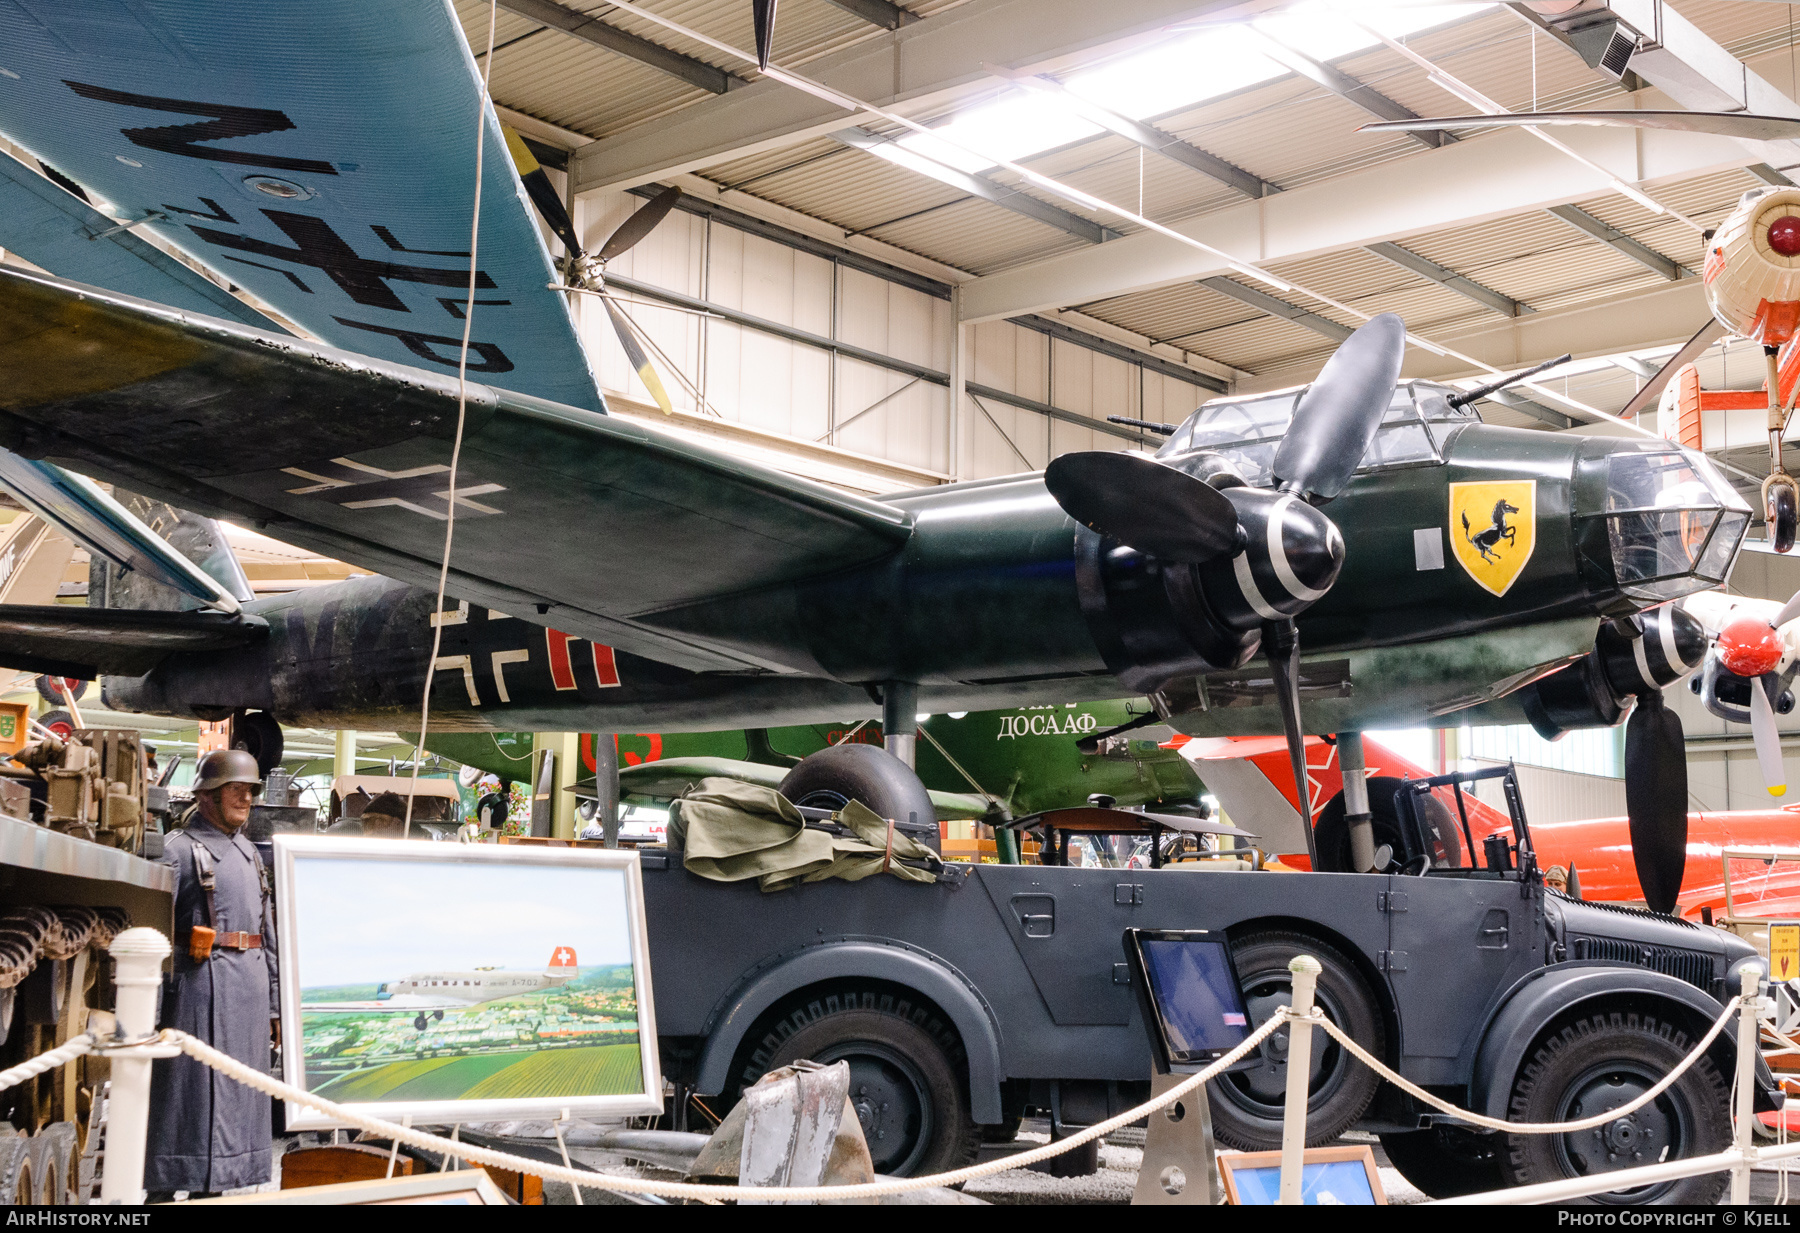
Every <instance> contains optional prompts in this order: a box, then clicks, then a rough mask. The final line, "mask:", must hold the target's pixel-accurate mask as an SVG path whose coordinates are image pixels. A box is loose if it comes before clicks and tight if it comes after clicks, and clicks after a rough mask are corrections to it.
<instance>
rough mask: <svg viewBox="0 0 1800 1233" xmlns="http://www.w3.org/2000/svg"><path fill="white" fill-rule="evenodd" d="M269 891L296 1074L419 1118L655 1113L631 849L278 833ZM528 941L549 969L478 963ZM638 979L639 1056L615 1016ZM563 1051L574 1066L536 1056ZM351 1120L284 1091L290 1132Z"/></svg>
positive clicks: (286, 1067)
mask: <svg viewBox="0 0 1800 1233" xmlns="http://www.w3.org/2000/svg"><path fill="white" fill-rule="evenodd" d="M275 885H276V927H277V929H278V930H279V934H278V941H279V952H278V953H279V956H280V966H279V992H280V998H281V1033H282V1042H283V1046H284V1047H283V1049H282V1054H281V1065H282V1077H283V1078H284V1079H285V1080H286V1081H287V1082H288V1083H291V1084H293V1085H294V1086H295V1087H299V1088H303V1089H306V1090H308V1091H318V1092H319V1094H320V1095H321V1096H324V1097H326V1098H329V1099H331V1100H333V1101H335V1102H336V1103H339V1104H343V1105H347V1106H351V1107H354V1108H355V1109H356V1110H357V1112H359V1113H361V1114H364V1115H367V1116H373V1117H379V1118H383V1119H386V1120H389V1121H394V1122H399V1121H402V1120H403V1119H405V1118H408V1117H410V1118H411V1119H412V1121H413V1122H415V1123H418V1124H421V1125H424V1124H451V1123H459V1122H474V1121H494V1120H504V1119H512V1118H520V1119H535V1118H552V1119H554V1118H557V1117H560V1116H561V1115H562V1114H563V1112H564V1111H567V1112H568V1113H569V1114H570V1115H572V1116H619V1117H626V1116H638V1115H643V1114H656V1113H660V1112H662V1109H663V1095H662V1092H663V1088H662V1075H661V1069H660V1065H659V1060H658V1056H657V1040H656V1012H655V1002H654V998H653V995H652V988H651V981H650V949H649V945H648V942H647V939H646V936H645V919H644V890H643V876H642V872H641V869H640V866H639V864H638V858H637V854H636V853H635V852H630V851H617V850H605V849H591V848H550V847H542V846H538V845H504V846H502V845H489V844H449V843H424V842H419V841H405V840H382V839H364V838H359V837H351V836H345V837H331V836H309V835H277V836H276V837H275ZM621 933H622V934H623V936H622V937H621V936H620V935H621ZM532 948H536V949H538V950H543V951H544V953H545V954H546V955H547V956H548V958H547V960H545V961H541V962H539V963H538V964H537V967H538V969H540V970H535V971H534V970H532V969H531V967H530V966H529V964H527V963H524V962H507V963H502V964H495V963H492V962H484V960H491V959H492V958H493V956H494V955H497V954H499V955H506V956H510V957H512V958H514V959H518V958H519V957H520V956H527V955H529V954H530V953H532ZM584 950H585V952H586V956H587V959H588V960H589V961H590V962H586V963H583V962H580V960H581V958H582V955H583V952H584ZM471 952H473V953H471ZM565 952H570V953H567V954H565ZM596 959H597V960H599V962H592V960H596ZM625 962H629V964H630V969H631V970H630V974H629V978H628V980H627V979H625V978H623V977H621V975H620V972H619V969H620V968H622V967H623V966H624V964H625ZM562 964H566V965H567V966H568V969H569V970H568V971H567V972H564V973H560V974H559V973H558V971H557V969H558V965H562ZM590 969H591V970H592V971H593V972H594V973H596V974H594V975H589V974H588V972H589V970H590ZM351 977H354V979H351ZM595 982H600V983H599V984H596V983H595ZM622 982H623V983H622ZM477 985H480V986H481V987H480V988H476V987H475V986H477ZM627 987H628V988H629V990H630V993H631V1000H632V1011H633V1013H634V1016H635V1017H634V1019H633V1021H632V1023H633V1025H634V1026H633V1027H632V1028H630V1029H629V1030H631V1031H635V1033H636V1038H635V1047H636V1052H637V1057H636V1062H635V1065H633V1063H632V1062H630V1061H628V1060H625V1059H626V1058H627V1056H628V1055H627V1054H625V1053H624V1052H623V1050H624V1048H625V1047H626V1044H627V1042H624V1041H621V1040H619V1039H618V1038H619V1037H621V1036H623V1035H625V1034H626V1032H627V1030H628V1029H627V1028H626V1026H625V1025H624V1024H622V1023H621V1024H619V1025H618V1026H617V1027H615V1026H613V1024H614V1022H615V1020H614V1019H612V1018H609V1017H607V1016H609V1015H613V1014H617V1013H621V1012H619V1011H617V1010H616V1009H615V1008H616V1006H617V1005H619V1004H622V1003H623V997H622V993H623V990H624V989H626V988H627ZM565 988H567V989H568V990H569V992H570V993H572V994H577V995H578V996H575V997H562V996H560V994H559V991H560V990H563V989H565ZM334 989H342V990H344V991H346V994H347V996H342V997H340V998H337V999H334V998H333V997H332V993H331V992H330V990H334ZM496 989H503V990H507V992H495V991H494V990H496ZM308 990H311V991H312V992H313V995H314V996H313V997H312V998H311V999H310V1000H308V998H307V992H308ZM515 990H516V992H515ZM358 995H364V996H358ZM596 1003H599V1005H596ZM409 1015H410V1016H411V1017H410V1018H409V1017H408V1016H409ZM534 1015H535V1016H537V1018H536V1019H535V1021H533V1020H532V1016H534ZM546 1016H554V1018H552V1019H547V1018H546ZM420 1019H424V1020H425V1021H426V1026H425V1027H424V1028H419V1027H417V1026H416V1025H417V1023H418V1021H419V1020H420ZM546 1021H549V1022H552V1023H554V1024H556V1025H557V1026H556V1027H555V1028H554V1029H553V1030H547V1029H546V1027H545V1023H546ZM353 1033H354V1035H352V1034H353ZM409 1033H417V1035H416V1036H413V1037H409V1035H408V1034H409ZM509 1033H510V1034H511V1037H512V1039H511V1040H510V1041H508V1040H507V1039H506V1037H507V1035H508V1034H509ZM584 1036H585V1037H589V1038H591V1039H593V1040H594V1041H596V1042H598V1043H594V1044H586V1043H583V1037H584ZM346 1037H349V1038H351V1040H352V1043H351V1045H350V1046H349V1047H347V1048H345V1047H344V1046H343V1041H344V1040H345V1038H346ZM321 1042H327V1043H324V1044H321ZM309 1045H318V1046H319V1047H318V1048H316V1049H314V1050H313V1051H314V1053H315V1058H314V1060H313V1063H312V1065H311V1066H309V1064H308V1057H307V1054H308V1050H309ZM565 1054H566V1055H567V1056H568V1059H569V1063H570V1064H569V1066H568V1067H566V1068H559V1067H557V1066H555V1065H553V1064H551V1063H544V1062H542V1061H541V1059H543V1058H546V1057H549V1058H554V1059H555V1060H556V1061H561V1060H562V1057H563V1055H565ZM327 1058H329V1060H327ZM345 1059H349V1060H345ZM508 1059H510V1060H508ZM519 1063H529V1065H526V1066H524V1067H523V1068H522V1069H519V1070H517V1071H515V1073H514V1074H512V1075H510V1076H501V1074H500V1072H501V1071H503V1070H507V1069H509V1068H512V1067H514V1066H515V1065H516V1064H519ZM627 1067H629V1068H630V1069H626V1068H627ZM428 1075H429V1076H432V1077H431V1078H430V1079H427V1078H426V1076H428ZM465 1076H466V1077H467V1086H459V1085H461V1084H463V1083H464V1082H465V1078H464V1077H465ZM632 1076H635V1078H636V1082H630V1081H629V1080H630V1078H631V1077H632ZM390 1080H391V1081H392V1085H391V1086H388V1087H385V1088H384V1087H383V1084H384V1083H385V1082H388V1081H390ZM623 1087H629V1088H630V1089H631V1090H629V1091H625V1090H618V1089H620V1088H623ZM584 1088H588V1089H599V1088H604V1089H608V1090H582V1089H584ZM465 1093H468V1094H465ZM343 1124H344V1123H342V1122H338V1121H335V1120H333V1119H331V1118H328V1117H326V1116H325V1115H324V1114H322V1113H320V1112H317V1111H315V1110H313V1109H312V1108H310V1107H309V1106H306V1105H302V1104H300V1103H298V1102H295V1101H289V1102H287V1125H288V1128H289V1129H290V1130H317V1129H328V1128H332V1127H335V1126H340V1125H343Z"/></svg>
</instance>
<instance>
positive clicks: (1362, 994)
mask: <svg viewBox="0 0 1800 1233" xmlns="http://www.w3.org/2000/svg"><path fill="white" fill-rule="evenodd" d="M1231 954H1232V958H1233V959H1234V960H1236V962H1237V969H1238V975H1239V976H1240V977H1241V978H1242V980H1243V988H1244V1002H1245V1004H1246V1007H1245V1008H1246V1009H1247V1010H1248V1011H1249V1012H1250V1026H1251V1027H1252V1028H1255V1027H1259V1026H1261V1025H1262V1024H1263V1022H1264V1021H1265V1020H1267V1019H1268V1017H1269V1016H1270V1015H1272V1014H1274V1013H1275V1009H1276V1007H1278V1006H1286V1005H1288V1004H1290V1003H1291V1002H1292V1000H1293V993H1294V986H1293V977H1292V976H1291V975H1290V974H1289V972H1288V966H1287V965H1288V961H1289V960H1291V959H1293V958H1294V956H1296V955H1311V956H1313V957H1314V958H1315V959H1317V960H1318V961H1319V966H1320V967H1321V969H1323V970H1322V971H1320V973H1319V984H1318V992H1317V994H1316V996H1315V1002H1316V1004H1317V1005H1319V1006H1321V1007H1323V1008H1324V1010H1325V1013H1326V1014H1327V1015H1328V1016H1330V1018H1331V1021H1332V1022H1333V1023H1336V1024H1338V1025H1339V1026H1340V1027H1342V1028H1344V1029H1345V1030H1346V1031H1348V1032H1349V1033H1350V1034H1351V1036H1353V1037H1354V1038H1355V1039H1356V1041H1357V1043H1358V1044H1360V1045H1361V1046H1362V1047H1363V1048H1365V1049H1367V1050H1369V1051H1370V1052H1371V1053H1373V1054H1375V1056H1377V1057H1381V1056H1382V1055H1383V1054H1384V1053H1385V1052H1386V1050H1387V1041H1386V1032H1385V1030H1384V1028H1383V1025H1382V1019H1381V1012H1380V1010H1379V1009H1378V1008H1377V1005H1376V1002H1375V995H1374V994H1373V993H1372V992H1370V990H1369V987H1368V985H1367V984H1365V983H1364V981H1363V978H1362V977H1361V975H1359V974H1358V972H1357V970H1356V968H1355V966H1354V965H1352V964H1351V962H1350V960H1348V959H1346V958H1345V957H1344V956H1343V955H1342V954H1341V953H1340V952H1339V951H1338V950H1337V949H1336V948H1334V947H1331V946H1327V945H1326V944H1325V943H1323V942H1321V941H1319V940H1318V939H1317V938H1312V937H1308V936H1306V935H1305V934H1300V933H1288V932H1285V931H1279V932H1277V931H1271V932H1268V933H1253V934H1250V935H1248V936H1246V937H1243V938H1240V939H1234V940H1233V941H1232V944H1231ZM1287 1044H1288V1033H1287V1031H1286V1030H1285V1029H1283V1030H1282V1031H1280V1032H1277V1033H1276V1034H1275V1035H1273V1036H1271V1037H1270V1038H1269V1039H1268V1040H1266V1041H1264V1042H1263V1045H1262V1049H1261V1053H1260V1062H1261V1064H1260V1065H1258V1066H1257V1067H1256V1068H1255V1069H1253V1070H1247V1071H1239V1072H1238V1073H1236V1074H1228V1075H1221V1076H1220V1077H1219V1078H1217V1079H1214V1080H1213V1081H1212V1082H1211V1083H1210V1084H1208V1085H1207V1091H1208V1092H1209V1093H1210V1094H1211V1097H1212V1115H1213V1136H1214V1137H1215V1138H1216V1139H1218V1141H1219V1142H1220V1143H1222V1144H1224V1145H1225V1146H1227V1147H1235V1148H1238V1149H1239V1150H1241V1151H1247V1152H1265V1151H1274V1150H1275V1149H1277V1148H1279V1147H1280V1146H1281V1123H1282V1112H1283V1109H1284V1107H1285V1104H1286V1101H1287V1068H1288V1056H1287ZM1251 1056H1253V1057H1256V1056H1258V1055H1256V1054H1252V1055H1251ZM1311 1075H1312V1081H1311V1084H1310V1087H1309V1093H1310V1094H1309V1096H1308V1100H1307V1117H1306V1142H1307V1144H1308V1145H1309V1146H1317V1145H1318V1144H1321V1143H1329V1142H1330V1141H1331V1140H1333V1139H1335V1138H1337V1137H1338V1136H1339V1135H1341V1134H1343V1133H1344V1132H1345V1131H1346V1130H1348V1129H1350V1127H1351V1126H1352V1125H1354V1124H1355V1123H1356V1119H1358V1118H1359V1117H1361V1116H1362V1115H1363V1113H1364V1111H1366V1110H1367V1109H1368V1107H1369V1102H1370V1101H1372V1100H1374V1099H1375V1090H1376V1088H1377V1087H1379V1086H1380V1079H1379V1078H1377V1077H1376V1075H1375V1072H1374V1071H1372V1070H1370V1069H1369V1068H1368V1067H1366V1066H1364V1065H1363V1064H1362V1063H1361V1062H1358V1061H1357V1060H1356V1059H1355V1058H1353V1057H1351V1056H1350V1055H1349V1054H1348V1053H1346V1052H1344V1050H1343V1049H1342V1048H1341V1047H1340V1046H1339V1045H1338V1043H1337V1042H1336V1041H1335V1040H1333V1039H1332V1038H1331V1037H1330V1036H1328V1035H1327V1034H1326V1033H1324V1032H1322V1031H1316V1030H1315V1031H1314V1032H1313V1034H1312V1058H1311Z"/></svg>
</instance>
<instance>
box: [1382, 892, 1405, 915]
mask: <svg viewBox="0 0 1800 1233" xmlns="http://www.w3.org/2000/svg"><path fill="white" fill-rule="evenodd" d="M1375 910H1376V911H1377V912H1404V911H1406V892H1405V891H1377V892H1376V894H1375Z"/></svg>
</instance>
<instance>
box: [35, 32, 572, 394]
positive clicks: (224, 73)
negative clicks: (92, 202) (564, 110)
mask: <svg viewBox="0 0 1800 1233" xmlns="http://www.w3.org/2000/svg"><path fill="white" fill-rule="evenodd" d="M5 13H6V16H5V17H4V18H0V28H3V29H4V31H5V43H6V63H5V65H4V66H0V67H4V69H5V71H4V73H0V132H3V133H4V134H5V135H6V136H7V137H8V138H10V139H11V140H12V141H14V142H15V143H17V144H18V145H20V146H22V147H24V148H25V149H27V150H29V151H30V152H31V153H32V154H33V155H35V156H37V157H38V158H39V159H41V160H42V161H44V162H46V163H47V164H49V165H51V166H54V167H55V168H56V169H57V170H58V172H60V173H62V174H64V175H66V176H67V177H68V178H69V179H70V180H72V181H73V182H74V183H76V184H78V185H80V186H81V187H82V188H83V189H84V190H85V191H86V192H87V193H88V195H89V196H90V197H94V198H99V199H103V200H104V201H105V202H106V203H107V205H108V207H109V209H110V212H111V213H112V214H113V215H114V216H115V217H119V218H123V219H127V220H129V221H132V222H139V221H141V220H145V219H150V220H151V221H148V222H145V223H143V225H142V226H141V227H140V228H138V230H140V231H147V232H152V233H154V234H156V235H157V236H159V237H160V238H162V239H164V240H167V241H168V242H169V243H171V244H172V245H174V246H175V247H177V248H179V249H180V250H182V251H183V252H185V253H188V254H190V255H192V256H193V257H195V258H196V259H197V260H199V261H200V262H201V263H203V264H204V265H206V266H207V267H208V268H210V269H213V270H216V271H218V272H220V273H221V274H223V275H225V276H226V277H228V278H230V279H231V280H232V281H233V282H235V283H237V284H238V285H240V286H242V287H245V288H247V289H249V290H250V291H252V292H254V293H255V294H256V295H257V296H258V297H259V298H260V299H261V300H262V301H263V302H265V303H267V304H268V305H269V306H270V307H272V308H273V309H275V310H276V311H278V312H280V313H282V314H283V315H284V316H286V317H287V319H289V320H291V321H293V322H294V323H295V324H297V325H299V326H300V327H301V328H303V329H305V330H307V331H309V332H310V333H311V334H313V335H314V336H315V337H317V338H320V339H323V340H324V341H326V342H328V343H330V344H332V345H333V346H337V347H343V348H345V349H347V350H351V351H358V352H361V353H364V354H366V355H371V356H376V357H379V358H382V359H387V360H394V361H398V362H402V363H407V364H414V365H418V366H420V367H424V368H427V369H429V370H431V371H433V372H438V373H450V374H452V375H454V374H455V372H456V369H457V359H458V351H459V347H460V343H461V341H462V332H463V323H464V312H463V301H464V299H465V298H466V297H467V294H468V281H469V235H470V227H469V224H470V220H471V212H472V206H473V194H474V188H475V178H476V177H475V165H476V149H475V146H476V141H475V136H476V124H477V117H478V116H480V117H481V122H482V123H483V124H484V125H485V129H486V137H485V158H484V160H483V165H482V176H481V186H482V197H481V200H482V209H481V228H480V239H479V247H478V250H477V251H478V254H479V259H478V262H477V265H478V271H479V272H478V274H477V277H476V291H475V301H476V305H477V307H476V308H475V310H474V318H475V320H474V325H473V334H472V337H471V351H470V365H469V368H470V372H471V373H474V374H477V378H476V379H477V380H491V381H495V382H498V383H499V384H501V385H503V386H505V387H506V388H508V389H514V390H520V391H523V392H526V393H530V394H535V395H538V396H539V397H543V398H550V399H553V400H555V401H557V402H561V403H566V404H569V405H572V406H577V407H582V408H585V409H587V410H598V409H600V405H601V403H600V396H599V393H598V389H597V386H596V383H595V380H594V376H593V372H592V369H591V367H590V366H589V364H588V361H587V357H586V355H585V353H584V352H583V350H582V347H581V343H580V340H579V338H578V337H577V334H576V330H575V323H574V319H573V317H572V315H571V313H570V310H569V307H568V305H567V303H566V302H565V300H564V298H563V297H562V296H561V295H559V294H558V293H556V292H553V291H550V290H548V289H547V287H546V285H547V284H548V283H551V282H553V281H558V280H557V278H556V274H555V272H554V269H553V267H552V265H551V261H550V256H549V251H548V250H547V249H546V248H545V245H544V240H543V236H542V233H541V232H540V231H539V230H538V227H537V224H536V222H535V221H534V217H533V215H532V213H531V206H530V204H529V202H528V201H527V199H526V197H525V192H524V189H523V187H522V186H521V184H520V182H519V177H518V175H517V174H516V173H515V171H514V169H513V166H512V163H511V161H510V159H509V158H508V156H507V150H506V141H505V138H504V137H503V135H502V134H501V130H500V126H499V121H498V119H497V118H496V117H495V115H494V113H493V109H492V107H491V106H488V105H487V104H486V103H485V102H484V101H482V95H481V82H480V76H479V73H478V72H477V69H476V66H475V61H474V59H473V58H472V56H471V55H470V52H469V48H468V45H467V44H466V43H465V42H464V40H463V35H462V31H461V29H460V28H459V27H458V25H457V21H456V17H455V14H454V11H453V9H452V6H451V5H450V4H448V3H446V2H445V0H382V2H381V3H373V4H372V3H368V0H308V2H307V3H305V4H293V3H287V2H285V0H186V2H184V3H182V4H179V5H173V4H155V3H139V2H138V0H128V2H127V3H104V4H101V3H93V4H88V3H82V4H29V5H7V6H6V8H5ZM17 199H19V194H18V191H17V186H16V185H15V187H14V190H13V191H11V192H10V193H9V194H8V195H7V197H6V199H5V201H6V202H12V201H15V200H17ZM63 208H64V211H65V213H66V206H65V207H63ZM43 210H44V207H43V206H42V203H41V202H40V203H37V204H35V205H32V207H31V212H30V213H29V214H28V215H26V216H20V217H9V215H8V213H7V209H6V208H4V203H0V247H8V248H11V247H15V246H16V247H17V248H18V249H19V250H20V251H21V252H23V253H24V254H25V255H26V256H27V257H29V258H30V259H31V260H33V261H34V262H38V263H39V264H43V265H44V266H45V267H46V268H48V269H51V270H53V271H55V272H56V273H58V274H61V275H62V276H64V277H69V278H78V279H81V280H83V281H85V282H90V283H94V284H97V285H101V286H107V287H110V288H112V289H115V290H118V291H122V292H125V293H126V294H132V295H141V296H145V297H146V298H152V299H158V300H163V301H165V302H168V303H173V304H177V306H180V307H191V305H188V304H182V303H181V302H180V301H179V300H177V299H172V298H170V297H169V296H168V295H167V294H165V290H166V288H162V287H160V286H159V285H153V284H154V281H155V280H152V283H145V282H142V281H133V280H129V279H126V280H120V279H114V278H111V277H104V276H103V275H102V272H101V271H100V270H98V269H96V268H94V266H95V265H96V264H97V259H96V260H87V261H84V260H83V259H82V257H81V256H80V255H79V254H78V255H76V256H74V257H71V256H70V255H69V251H68V250H69V248H70V245H69V244H68V243H60V242H59V243H58V244H57V245H56V246H55V248H56V251H55V252H54V253H51V252H49V251H48V250H40V251H45V253H46V256H45V259H44V260H42V261H39V258H37V257H36V256H33V255H32V253H33V248H32V244H33V243H36V242H37V241H38V239H40V238H41V237H40V236H39V235H38V232H39V231H41V230H43V228H41V227H34V224H33V222H32V219H33V218H37V217H40V216H42V214H43ZM154 216H160V217H154ZM63 225H64V224H62V223H60V222H54V221H52V222H51V223H49V224H46V226H47V227H48V228H49V230H51V231H54V230H55V228H56V227H60V226H63ZM15 233H16V234H15ZM83 243H85V241H83ZM88 247H90V248H93V249H96V250H99V249H100V248H101V245H99V244H90V245H89V246H88ZM203 311H208V310H203ZM210 311H211V312H212V314H213V315H215V316H217V315H230V316H233V317H236V318H237V319H240V320H241V319H242V318H241V317H239V315H238V314H237V312H236V311H229V312H225V311H223V310H221V309H217V308H215V309H213V310H210Z"/></svg>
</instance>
